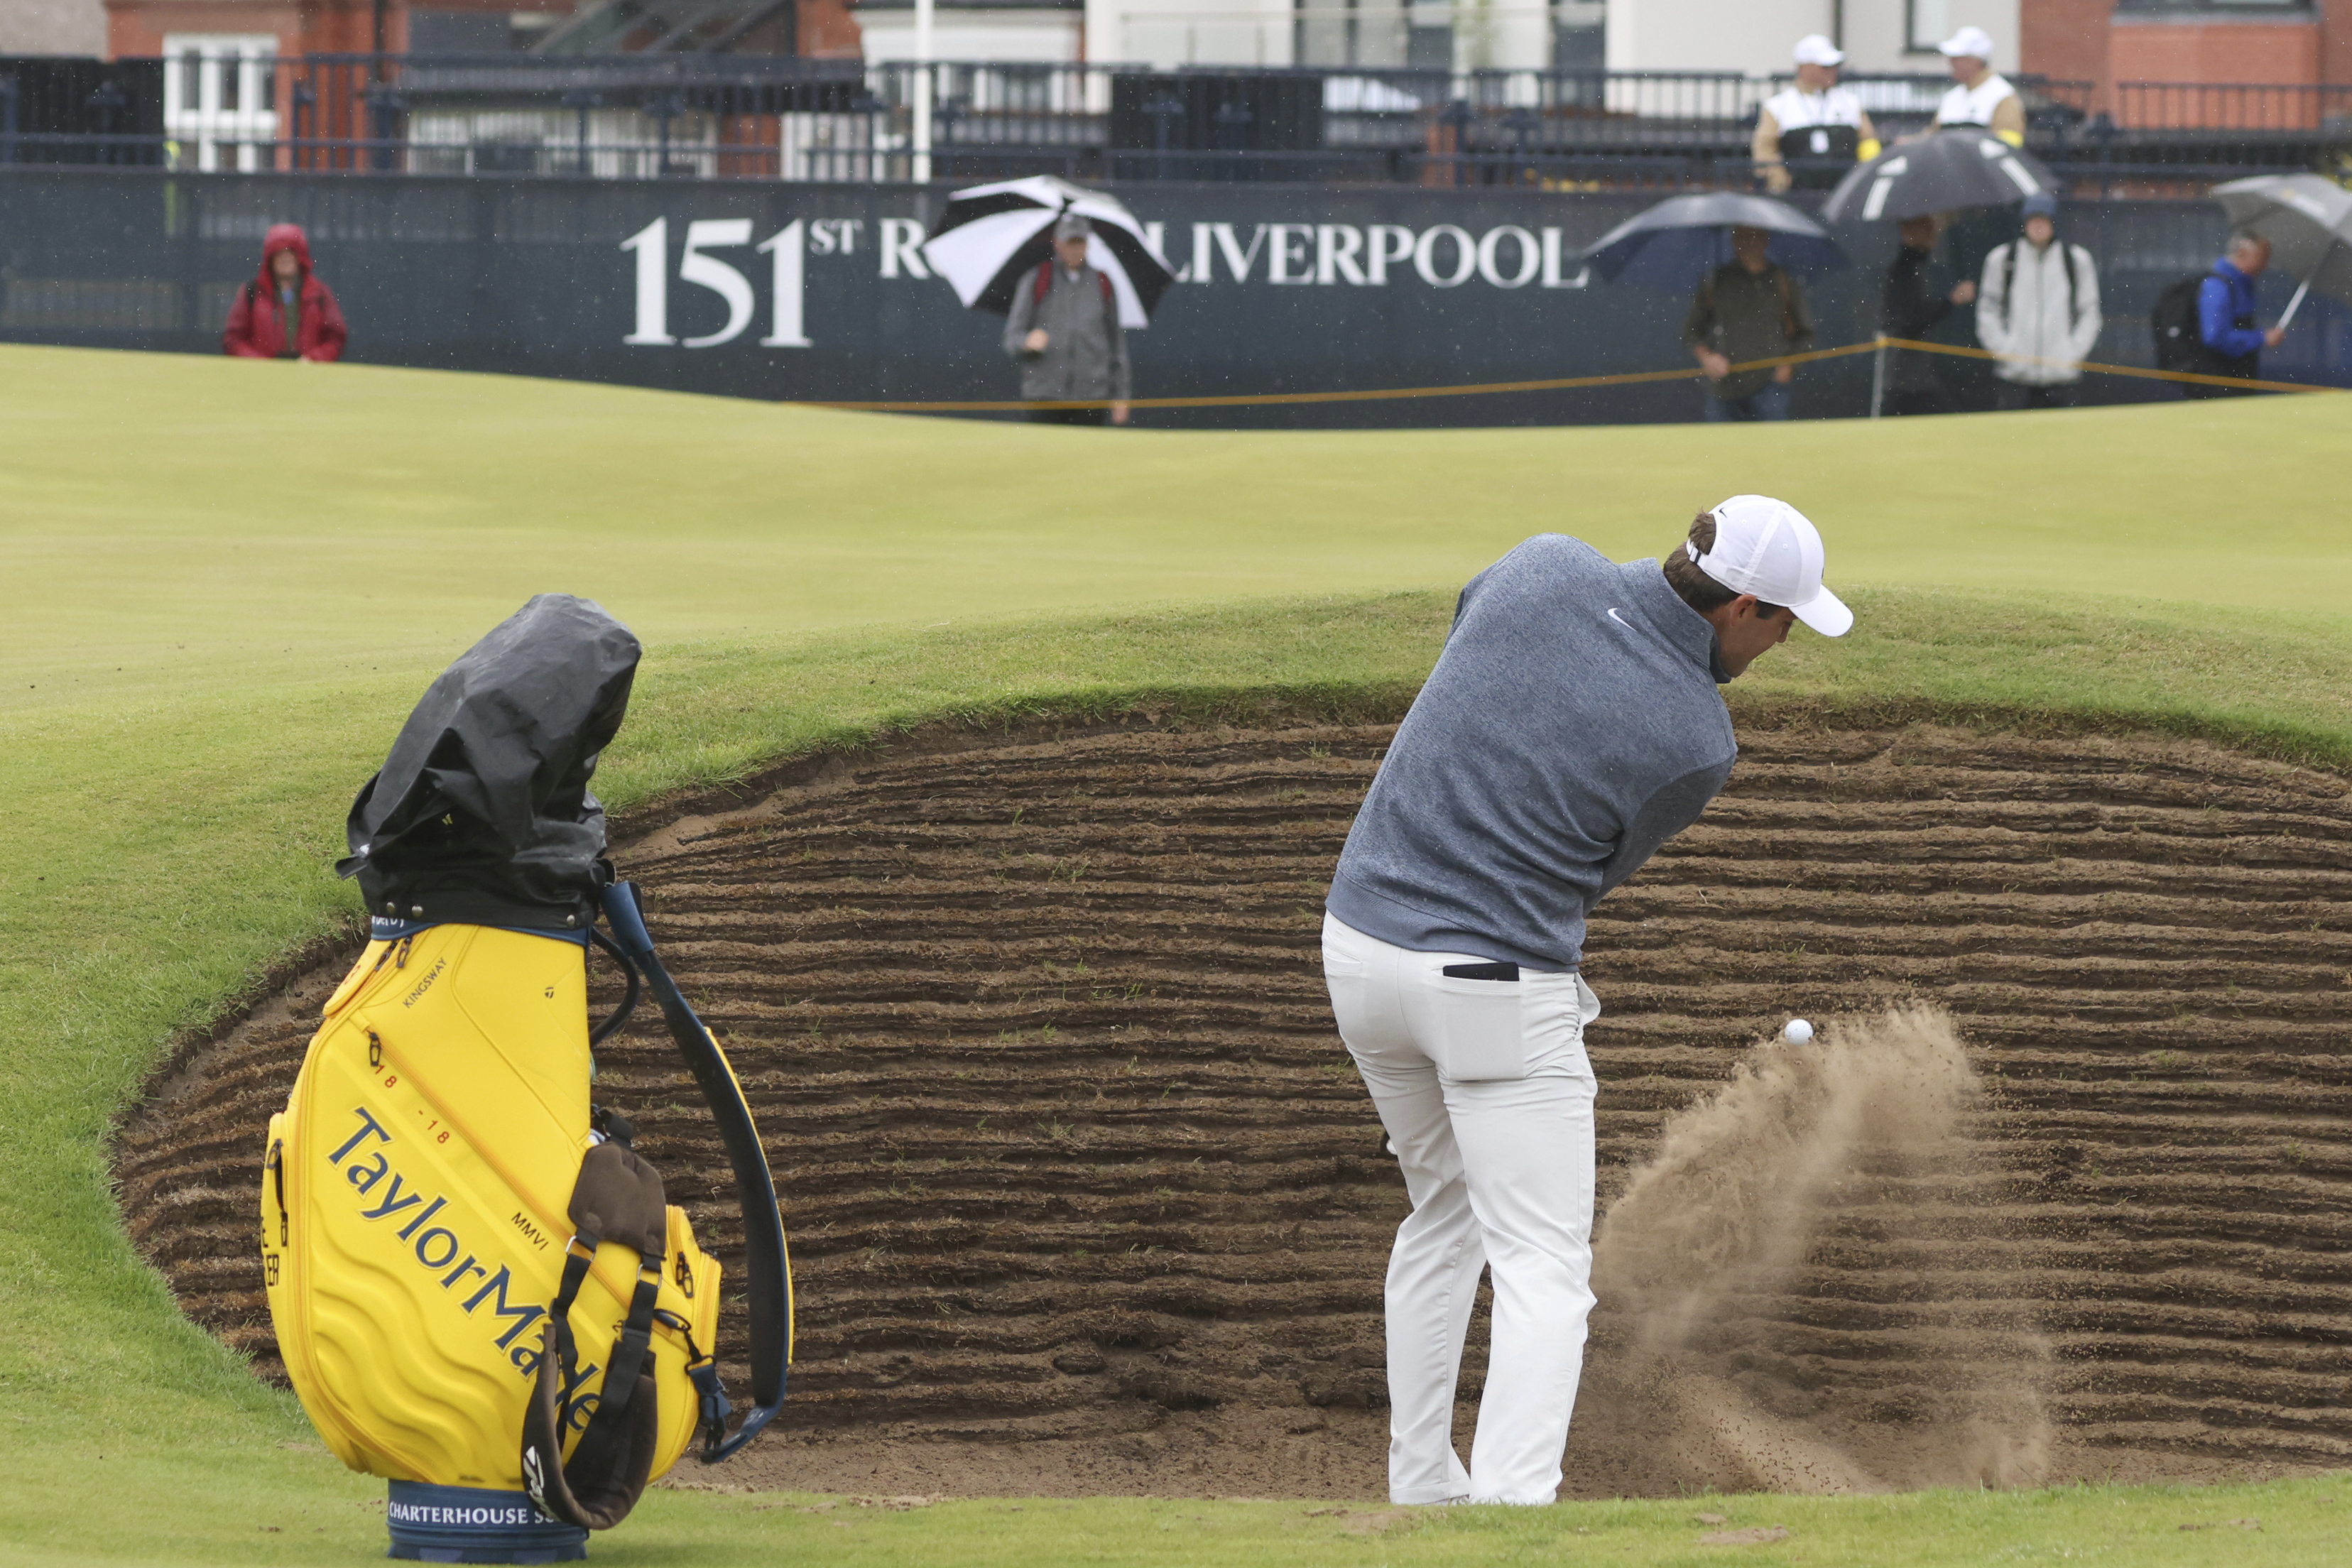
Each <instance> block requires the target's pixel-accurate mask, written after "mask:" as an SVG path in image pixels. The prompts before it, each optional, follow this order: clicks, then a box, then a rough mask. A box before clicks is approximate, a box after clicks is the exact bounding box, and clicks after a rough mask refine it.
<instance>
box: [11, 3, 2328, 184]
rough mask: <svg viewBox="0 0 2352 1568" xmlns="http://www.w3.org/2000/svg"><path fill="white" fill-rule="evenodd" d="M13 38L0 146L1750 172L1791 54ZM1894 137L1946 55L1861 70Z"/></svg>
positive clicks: (221, 167)
mask: <svg viewBox="0 0 2352 1568" xmlns="http://www.w3.org/2000/svg"><path fill="white" fill-rule="evenodd" d="M246 48H247V46H244V45H240V44H238V43H236V41H235V40H230V41H228V42H226V43H224V44H221V45H218V46H206V47H204V48H201V49H198V50H195V51H193V52H188V53H183V54H180V55H177V56H174V57H173V58H169V59H151V60H125V61H115V62H108V63H101V62H98V61H94V60H62V61H61V60H24V59H18V60H0V163H130V164H143V165H151V166H161V167H165V168H173V169H186V170H198V171H205V172H234V171H245V172H261V171H318V172H336V173H352V174H364V173H399V174H450V175H467V174H498V175H509V176H515V175H521V176H543V177H572V178H582V177H586V178H596V179H653V178H683V179H728V178H739V179H766V180H790V181H829V182H840V181H856V182H898V181H907V180H921V179H932V178H958V179H961V178H989V177H1002V176H1010V175H1016V174H1030V173H1040V172H1048V173H1055V174H1066V175H1069V176H1072V177H1083V178H1094V179H1113V180H1228V181H1260V180H1279V181H1312V182H1318V183H1325V184H1366V183H1389V184H1397V183H1402V184H1424V185H1489V184H1549V185H1555V186H1558V185H1571V186H1581V187H1594V186H1605V187H1609V188H1645V187H1687V186H1719V185H1732V186H1744V185H1746V184H1748V183H1749V181H1750V180H1751V178H1752V175H1753V171H1752V167H1751V165H1750V163H1749V138H1750V135H1751V133H1752V131H1753V128H1754V125H1755V121H1756V114H1757V110H1758V109H1759V106H1760V105H1761V104H1762V103H1763V101H1764V100H1766V99H1768V98H1769V97H1770V96H1771V94H1772V93H1774V92H1776V91H1778V90H1780V89H1781V88H1782V87H1784V86H1785V85H1786V84H1787V83H1786V79H1785V78H1774V77H1748V76H1742V75H1739V74H1738V73H1731V72H1706V71H1681V72H1634V71H1604V70H1479V71H1454V70H1445V69H1415V68H1377V69H1373V68H1331V69H1240V68H1235V69H1209V68H1188V69H1184V70H1177V71H1152V70H1149V69H1146V68H1141V67H1132V66H1120V65H1106V64H1085V65H1072V64H1017V63H1011V64H1008V63H985V64H981V63H971V62H951V63H940V64H934V65H930V66H928V67H922V66H916V65H913V64H908V63H880V64H869V63H864V62H860V61H856V60H822V59H805V58H782V57H773V56H752V55H696V54H639V55H618V56H605V57H580V56H565V57H556V56H539V55H531V54H508V55H475V56H425V55H407V56H402V55H311V56H305V57H300V58H294V57H282V58H281V57H278V56H273V55H270V54H268V53H265V52H258V50H254V51H253V52H240V51H243V50H245V49H246ZM2014 80H2016V81H2017V82H2018V85H2019V87H2020V89H2021V93H2022V94H2023V96H2024V98H2025V100H2026V106H2027V110H2028V114H2029V121H2030V124H2031V126H2032V130H2031V132H2030V135H2029V141H2030V144H2031V145H2032V148H2033V150H2034V151H2036V152H2037V153H2040V154H2041V155H2042V157H2044V158H2045V159H2046V160H2048V161H2050V162H2052V163H2053V164H2055V165H2057V166H2058V167H2059V168H2060V171H2061V173H2062V174H2066V175H2068V176H2069V177H2072V178H2075V179H2078V180H2088V181H2095V182H2097V183H2098V184H2101V185H2102V186H2103V187H2105V188H2107V189H2111V190H2112V189H2116V188H2118V187H2123V188H2144V187H2151V184H2152V183H2153V184H2162V185H2163V186H2165V187H2166V188H2168V189H2169V188H2173V187H2179V186H2195V185H2196V184H2199V183H2200V182H2203V183H2210V182H2211V181H2213V180H2219V179H2226V178H2230V177H2233V176H2234V175H2237V174H2247V173H2252V172H2255V171H2258V170H2263V169H2273V168H2301V167H2315V166H2322V165H2324V164H2326V163H2329V162H2331V161H2332V160H2334V159H2336V158H2337V157H2339V156H2341V155H2343V154H2345V153H2347V152H2352V103H2347V100H2352V88H2321V89H2310V88H2278V87H2213V86H2207V85H2200V84H2194V83H2128V84H2125V85H2123V86H2121V87H2118V88H2116V89H2114V91H2113V93H2112V95H2111V96H2110V97H2108V98H2105V99H2102V98H2100V97H2099V96H2098V95H2097V94H2096V93H2095V89H2094V87H2093V85H2092V84H2090V83H2087V82H2077V81H2063V80H2053V79H2043V78H2039V77H2032V76H2026V77H2019V78H2014ZM1848 84H1849V85H1851V86H1852V87H1853V88H1854V89H1855V90H1856V91H1857V92H1858V93H1859V94H1860V95H1861V97H1862V99H1863V100H1864V104H1865V105H1866V106H1867V107H1868V108H1869V109H1870V110H1871V113H1872V115H1873V117H1874V120H1875V121H1876V122H1877V126H1878V129H1879V131H1880V133H1881V135H1882V136H1883V137H1886V138H1889V139H1891V138H1892V137H1893V136H1895V135H1897V134H1900V133H1903V132H1909V131H1914V130H1917V129H1919V128H1921V127H1923V126H1925V125H1926V124H1927V123H1928V122H1929V121H1930V120H1931V119H1932V117H1933V114H1934V111H1935V108H1936V105H1937V101H1938V100H1940V99H1941V97H1942V95H1943V93H1944V91H1945V90H1946V89H1948V87H1949V85H1950V84H1949V82H1948V79H1945V78H1942V77H1936V76H1925V75H1922V76H1878V77H1870V76H1862V77H1852V78H1849V79H1848Z"/></svg>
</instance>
